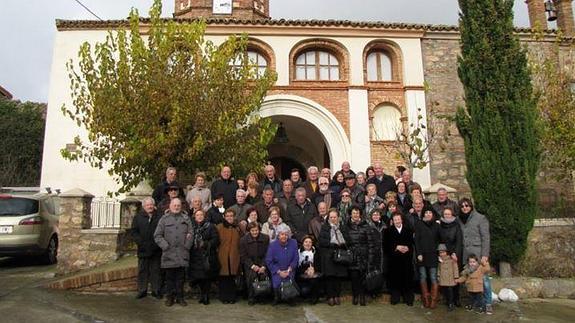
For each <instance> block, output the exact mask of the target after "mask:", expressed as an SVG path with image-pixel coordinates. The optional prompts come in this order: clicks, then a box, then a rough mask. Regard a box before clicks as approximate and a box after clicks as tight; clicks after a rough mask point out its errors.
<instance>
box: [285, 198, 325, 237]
mask: <svg viewBox="0 0 575 323" xmlns="http://www.w3.org/2000/svg"><path fill="white" fill-rule="evenodd" d="M316 215H317V211H316V209H315V206H314V205H313V204H312V203H311V202H310V201H308V200H306V201H305V203H304V205H303V206H301V205H298V204H297V202H296V201H294V202H293V203H291V204H290V205H288V208H287V212H286V216H285V223H286V224H287V225H289V227H290V229H291V231H292V234H293V238H294V239H296V240H297V242H298V244H300V243H301V239H302V238H303V237H304V236H305V235H307V234H309V233H310V232H309V222H310V221H311V219H313V218H314V217H315V216H316Z"/></svg>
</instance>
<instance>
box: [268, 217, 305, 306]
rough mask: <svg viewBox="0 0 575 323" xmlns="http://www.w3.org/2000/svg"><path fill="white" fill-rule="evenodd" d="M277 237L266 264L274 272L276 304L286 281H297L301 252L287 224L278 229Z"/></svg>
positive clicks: (269, 250)
mask: <svg viewBox="0 0 575 323" xmlns="http://www.w3.org/2000/svg"><path fill="white" fill-rule="evenodd" d="M276 234H277V238H276V240H275V241H274V242H272V243H270V245H269V247H268V252H267V255H266V264H267V267H268V269H269V271H270V273H271V274H272V285H273V288H274V304H277V303H278V302H279V300H280V286H281V283H282V282H284V281H289V280H292V281H295V273H296V270H297V265H298V260H299V254H298V248H297V241H295V240H294V239H291V238H290V236H291V230H290V228H289V227H288V226H287V225H286V224H283V223H282V224H280V225H279V226H278V227H277V229H276Z"/></svg>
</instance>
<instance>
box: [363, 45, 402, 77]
mask: <svg viewBox="0 0 575 323" xmlns="http://www.w3.org/2000/svg"><path fill="white" fill-rule="evenodd" d="M375 51H382V52H384V53H385V54H387V55H388V56H389V59H390V60H391V82H399V83H402V84H403V55H402V53H401V49H400V48H399V45H397V44H396V43H395V42H393V41H391V40H387V39H376V40H373V41H371V42H369V43H368V44H367V45H366V46H365V48H364V50H363V79H364V82H365V83H366V84H367V83H373V82H374V81H371V82H368V81H367V56H368V55H369V54H371V53H372V52H375ZM379 82H381V81H379Z"/></svg>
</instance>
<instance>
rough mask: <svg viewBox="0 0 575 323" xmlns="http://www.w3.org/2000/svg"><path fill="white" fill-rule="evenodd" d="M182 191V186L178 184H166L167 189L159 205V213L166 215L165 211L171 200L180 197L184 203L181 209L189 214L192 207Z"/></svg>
mask: <svg viewBox="0 0 575 323" xmlns="http://www.w3.org/2000/svg"><path fill="white" fill-rule="evenodd" d="M180 191H181V188H180V186H178V185H177V184H174V183H173V184H170V185H168V186H166V190H165V193H164V199H162V201H161V202H160V204H159V205H158V214H159V215H160V216H162V215H164V213H166V211H167V210H168V208H169V207H170V202H171V201H172V200H173V199H175V198H180V200H181V202H182V203H181V204H182V207H181V211H182V212H183V213H186V214H189V211H190V207H189V205H188V203H187V202H186V201H185V199H184V196H183V195H180Z"/></svg>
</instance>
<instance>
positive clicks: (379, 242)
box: [367, 219, 388, 274]
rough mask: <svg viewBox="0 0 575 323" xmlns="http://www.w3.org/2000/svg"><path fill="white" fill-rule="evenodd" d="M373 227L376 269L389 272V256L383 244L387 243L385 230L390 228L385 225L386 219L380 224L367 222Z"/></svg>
mask: <svg viewBox="0 0 575 323" xmlns="http://www.w3.org/2000/svg"><path fill="white" fill-rule="evenodd" d="M367 223H368V224H369V226H370V227H371V234H372V235H373V239H374V240H375V245H376V247H375V249H376V250H375V251H376V252H375V258H374V263H375V264H376V266H375V267H376V269H379V270H381V272H382V273H384V274H385V273H386V272H387V255H386V254H385V251H384V250H383V248H384V246H383V242H384V241H385V230H386V229H387V228H388V226H387V224H386V223H385V219H382V220H381V221H379V222H378V223H375V222H373V221H368V222H367Z"/></svg>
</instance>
